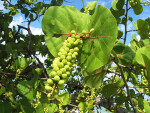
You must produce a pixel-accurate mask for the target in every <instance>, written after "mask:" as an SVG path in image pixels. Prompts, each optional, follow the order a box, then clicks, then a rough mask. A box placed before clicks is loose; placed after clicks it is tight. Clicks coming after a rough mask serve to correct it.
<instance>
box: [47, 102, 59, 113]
mask: <svg viewBox="0 0 150 113" xmlns="http://www.w3.org/2000/svg"><path fill="white" fill-rule="evenodd" d="M44 107H45V108H46V109H47V111H48V113H55V112H57V111H58V107H57V105H56V104H54V103H45V104H44Z"/></svg>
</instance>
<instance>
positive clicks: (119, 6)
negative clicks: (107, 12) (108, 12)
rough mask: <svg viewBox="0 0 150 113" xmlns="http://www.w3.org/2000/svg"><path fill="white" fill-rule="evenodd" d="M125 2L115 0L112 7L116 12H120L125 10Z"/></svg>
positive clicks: (123, 0)
mask: <svg viewBox="0 0 150 113" xmlns="http://www.w3.org/2000/svg"><path fill="white" fill-rule="evenodd" d="M124 3H125V0H113V2H112V3H111V6H112V8H113V9H114V10H116V11H118V10H120V9H122V8H123V6H124Z"/></svg>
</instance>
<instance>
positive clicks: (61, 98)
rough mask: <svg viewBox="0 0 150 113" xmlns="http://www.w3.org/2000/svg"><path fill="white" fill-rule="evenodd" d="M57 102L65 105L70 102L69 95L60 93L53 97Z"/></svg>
mask: <svg viewBox="0 0 150 113" xmlns="http://www.w3.org/2000/svg"><path fill="white" fill-rule="evenodd" d="M55 97H56V99H57V100H58V101H60V102H61V104H62V105H67V104H69V103H70V102H71V100H70V97H69V94H68V93H67V92H62V93H61V94H60V95H56V96H55Z"/></svg>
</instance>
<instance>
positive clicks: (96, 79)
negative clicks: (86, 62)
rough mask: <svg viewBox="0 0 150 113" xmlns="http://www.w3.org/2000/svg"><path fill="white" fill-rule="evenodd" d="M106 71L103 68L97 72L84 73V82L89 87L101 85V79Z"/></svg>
mask: <svg viewBox="0 0 150 113" xmlns="http://www.w3.org/2000/svg"><path fill="white" fill-rule="evenodd" d="M105 74H106V72H105V71H103V70H100V71H99V72H97V73H96V72H94V74H88V75H87V73H86V74H85V73H84V76H85V77H84V83H85V84H86V85H87V86H89V87H91V88H98V87H100V86H101V84H102V83H103V79H104V76H105Z"/></svg>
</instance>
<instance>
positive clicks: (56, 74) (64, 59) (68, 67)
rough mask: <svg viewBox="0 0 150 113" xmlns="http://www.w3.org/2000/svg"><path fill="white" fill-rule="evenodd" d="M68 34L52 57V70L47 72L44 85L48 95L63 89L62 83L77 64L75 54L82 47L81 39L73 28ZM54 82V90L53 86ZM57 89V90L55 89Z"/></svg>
mask: <svg viewBox="0 0 150 113" xmlns="http://www.w3.org/2000/svg"><path fill="white" fill-rule="evenodd" d="M71 34H72V35H71V36H69V37H68V38H67V39H66V40H65V41H64V42H63V44H62V47H61V48H60V50H59V52H58V57H57V58H55V59H54V61H53V63H52V68H53V69H52V71H51V72H50V74H49V79H48V80H47V84H46V85H45V89H46V91H47V92H49V93H48V95H47V96H48V97H50V95H52V93H53V92H54V93H55V92H59V91H58V90H62V89H64V84H65V83H66V81H67V80H68V78H69V76H70V75H71V73H72V71H73V70H74V67H75V66H76V65H77V60H76V58H77V55H78V52H79V49H80V48H81V47H82V44H83V41H82V39H81V38H80V36H79V35H77V34H76V32H75V31H74V30H72V31H71ZM54 84H55V91H52V90H54V89H53V88H54V87H53V86H54ZM56 90H57V91H56Z"/></svg>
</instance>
